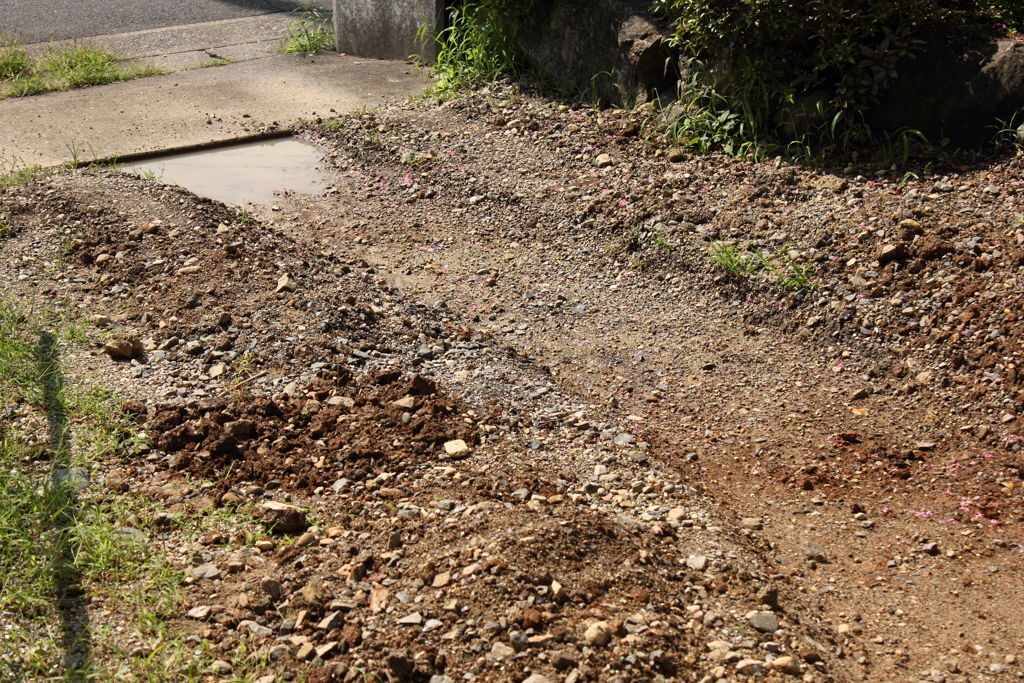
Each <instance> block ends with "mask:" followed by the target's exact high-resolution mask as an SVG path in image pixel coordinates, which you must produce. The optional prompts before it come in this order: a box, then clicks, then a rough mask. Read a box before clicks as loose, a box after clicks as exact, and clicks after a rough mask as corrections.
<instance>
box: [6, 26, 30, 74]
mask: <svg viewBox="0 0 1024 683" xmlns="http://www.w3.org/2000/svg"><path fill="white" fill-rule="evenodd" d="M31 68H32V57H31V56H29V54H28V50H26V49H25V46H24V45H21V44H20V43H19V42H18V41H16V40H15V39H14V38H11V37H9V36H8V35H7V34H6V33H4V32H3V30H2V29H0V81H10V80H13V79H15V78H19V77H20V76H21V75H22V74H24V73H26V72H27V71H29V70H31Z"/></svg>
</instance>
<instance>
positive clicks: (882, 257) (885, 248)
mask: <svg viewBox="0 0 1024 683" xmlns="http://www.w3.org/2000/svg"><path fill="white" fill-rule="evenodd" d="M909 255H910V252H908V251H907V245H906V244H903V243H902V242H899V243H896V244H883V245H882V246H880V247H879V248H878V250H877V251H876V252H875V260H876V261H878V263H879V265H883V266H884V265H885V264H886V263H890V262H892V261H901V260H903V259H905V258H907V256H909Z"/></svg>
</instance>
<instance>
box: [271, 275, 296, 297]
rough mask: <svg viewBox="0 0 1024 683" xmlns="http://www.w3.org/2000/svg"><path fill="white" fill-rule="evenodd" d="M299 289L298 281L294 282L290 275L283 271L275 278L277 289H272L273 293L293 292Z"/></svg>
mask: <svg viewBox="0 0 1024 683" xmlns="http://www.w3.org/2000/svg"><path fill="white" fill-rule="evenodd" d="M298 289H299V283H298V282H296V281H295V280H294V279H293V278H292V276H291V275H288V274H287V273H285V274H284V275H282V276H281V277H280V278H278V280H277V289H275V290H274V293H275V294H280V293H281V292H294V291H297V290H298Z"/></svg>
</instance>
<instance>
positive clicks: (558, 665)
mask: <svg viewBox="0 0 1024 683" xmlns="http://www.w3.org/2000/svg"><path fill="white" fill-rule="evenodd" d="M548 662H550V664H551V666H553V667H555V671H568V670H570V669H575V668H576V666H577V664H578V663H579V655H578V654H577V653H576V652H575V651H573V650H555V651H554V652H552V653H551V655H550V656H549V657H548Z"/></svg>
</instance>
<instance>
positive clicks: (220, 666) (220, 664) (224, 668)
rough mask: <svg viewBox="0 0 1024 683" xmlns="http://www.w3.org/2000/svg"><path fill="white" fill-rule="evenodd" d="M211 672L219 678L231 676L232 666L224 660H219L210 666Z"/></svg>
mask: <svg viewBox="0 0 1024 683" xmlns="http://www.w3.org/2000/svg"><path fill="white" fill-rule="evenodd" d="M210 671H211V672H212V673H214V674H216V675H217V676H230V675H231V665H230V664H228V663H227V662H225V661H224V660H223V659H218V660H215V661H214V662H213V664H211V665H210Z"/></svg>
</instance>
